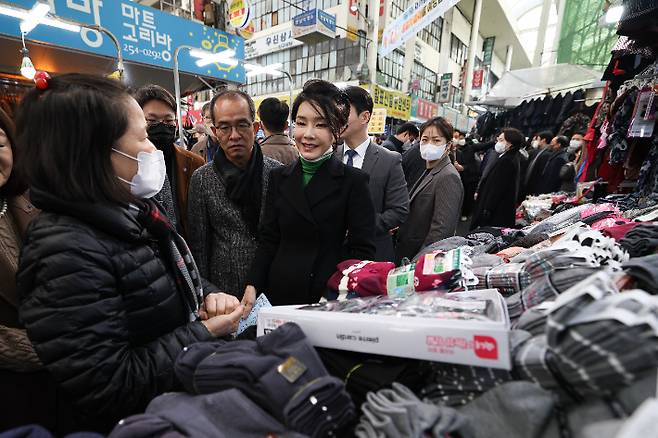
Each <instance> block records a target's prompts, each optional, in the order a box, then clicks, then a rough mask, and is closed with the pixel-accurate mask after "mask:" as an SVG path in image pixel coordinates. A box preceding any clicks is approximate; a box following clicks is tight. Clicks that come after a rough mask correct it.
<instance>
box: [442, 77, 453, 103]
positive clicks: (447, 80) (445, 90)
mask: <svg viewBox="0 0 658 438" xmlns="http://www.w3.org/2000/svg"><path fill="white" fill-rule="evenodd" d="M451 87H452V73H444V74H443V75H442V76H441V89H440V91H439V102H443V103H445V102H449V101H450V90H451Z"/></svg>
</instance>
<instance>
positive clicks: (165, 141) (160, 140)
mask: <svg viewBox="0 0 658 438" xmlns="http://www.w3.org/2000/svg"><path fill="white" fill-rule="evenodd" d="M146 132H147V134H148V136H149V140H151V143H153V144H154V145H155V147H156V148H158V149H160V150H161V151H163V152H164V151H168V150H171V148H172V147H173V146H174V141H175V140H176V126H173V125H168V124H166V123H164V122H160V123H156V124H154V125H149V127H148V128H147V129H146Z"/></svg>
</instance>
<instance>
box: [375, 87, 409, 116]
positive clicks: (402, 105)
mask: <svg viewBox="0 0 658 438" xmlns="http://www.w3.org/2000/svg"><path fill="white" fill-rule="evenodd" d="M363 87H364V88H366V89H368V87H371V88H370V89H369V91H370V95H371V96H372V101H373V103H374V104H375V108H386V110H387V115H388V117H394V118H396V119H401V120H409V118H410V117H411V97H409V96H407V95H406V94H404V93H401V92H399V91H395V90H388V89H386V88H383V87H380V86H379V85H370V86H368V85H364V86H363Z"/></svg>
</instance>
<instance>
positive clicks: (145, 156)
mask: <svg viewBox="0 0 658 438" xmlns="http://www.w3.org/2000/svg"><path fill="white" fill-rule="evenodd" d="M112 150H113V151H114V152H116V153H117V154H120V155H123V156H124V157H126V158H130V159H131V160H134V161H137V174H135V176H133V178H132V180H131V181H126V180H125V179H123V178H121V177H119V176H117V178H119V179H120V180H121V181H123V182H125V183H126V184H128V185H130V193H132V194H133V195H135V196H136V197H138V198H140V199H148V198H151V197H153V196H155V195H156V194H158V193H160V190H162V186H163V185H164V181H165V176H166V175H167V166H166V164H165V160H164V154H163V153H162V151H160V150H156V151H154V152H140V153H138V154H137V158H135V157H132V156H130V155H128V154H126V153H124V152H121V151H119V150H117V149H114V148H112Z"/></svg>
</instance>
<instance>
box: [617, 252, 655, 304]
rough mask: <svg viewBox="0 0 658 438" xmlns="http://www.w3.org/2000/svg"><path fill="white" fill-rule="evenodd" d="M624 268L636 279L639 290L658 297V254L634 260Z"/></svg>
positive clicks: (628, 262)
mask: <svg viewBox="0 0 658 438" xmlns="http://www.w3.org/2000/svg"><path fill="white" fill-rule="evenodd" d="M622 267H623V268H624V270H625V271H626V273H627V274H628V275H630V276H631V277H633V278H634V279H635V281H636V283H637V286H638V287H639V288H641V289H644V290H645V291H647V292H649V293H651V294H653V295H658V254H652V255H648V256H645V257H635V258H632V259H630V260H628V261H627V262H624V264H623V265H622Z"/></svg>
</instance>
